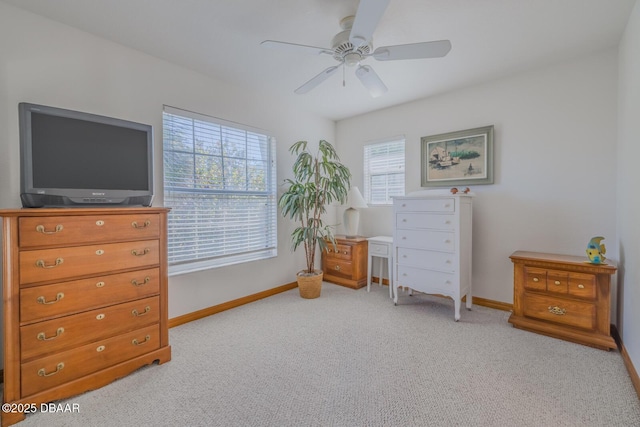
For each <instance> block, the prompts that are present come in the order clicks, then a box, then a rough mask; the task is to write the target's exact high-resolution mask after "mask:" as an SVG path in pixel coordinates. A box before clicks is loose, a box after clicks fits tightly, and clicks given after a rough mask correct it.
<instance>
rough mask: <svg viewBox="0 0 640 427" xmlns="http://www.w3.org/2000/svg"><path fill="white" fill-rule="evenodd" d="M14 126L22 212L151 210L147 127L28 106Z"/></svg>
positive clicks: (150, 147) (150, 145)
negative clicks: (17, 133) (38, 209)
mask: <svg viewBox="0 0 640 427" xmlns="http://www.w3.org/2000/svg"><path fill="white" fill-rule="evenodd" d="M19 121H20V162H21V174H20V175H21V178H20V198H21V199H22V205H23V207H26V208H36V207H73V206H78V207H80V206H105V207H108V206H151V202H152V199H153V135H152V127H151V126H150V125H146V124H142V123H134V122H130V121H126V120H121V119H116V118H111V117H104V116H98V115H95V114H89V113H84V112H80V111H71V110H65V109H62V108H56V107H48V106H44V105H36V104H28V103H20V104H19Z"/></svg>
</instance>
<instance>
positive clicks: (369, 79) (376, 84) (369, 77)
mask: <svg viewBox="0 0 640 427" xmlns="http://www.w3.org/2000/svg"><path fill="white" fill-rule="evenodd" d="M356 77H358V79H360V82H362V85H363V86H364V87H366V88H367V90H368V91H369V94H370V95H371V96H372V97H373V98H377V97H379V96H381V95H383V94H385V93H386V92H387V91H388V90H389V89H387V86H385V84H384V83H383V82H382V80H381V79H380V77H378V75H377V74H376V72H375V71H373V68H371V67H369V66H368V65H360V66H359V67H358V68H357V69H356Z"/></svg>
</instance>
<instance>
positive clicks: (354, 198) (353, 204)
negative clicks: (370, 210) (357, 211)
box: [346, 187, 368, 208]
mask: <svg viewBox="0 0 640 427" xmlns="http://www.w3.org/2000/svg"><path fill="white" fill-rule="evenodd" d="M346 205H347V207H350V208H366V207H368V206H367V202H365V201H364V197H362V194H360V190H358V187H351V188H350V189H349V194H347V203H346Z"/></svg>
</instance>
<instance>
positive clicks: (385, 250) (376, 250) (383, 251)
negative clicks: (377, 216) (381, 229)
mask: <svg viewBox="0 0 640 427" xmlns="http://www.w3.org/2000/svg"><path fill="white" fill-rule="evenodd" d="M389 250H390V248H389V245H385V244H382V243H375V242H369V255H373V256H380V257H387V256H389V252H390V251H389Z"/></svg>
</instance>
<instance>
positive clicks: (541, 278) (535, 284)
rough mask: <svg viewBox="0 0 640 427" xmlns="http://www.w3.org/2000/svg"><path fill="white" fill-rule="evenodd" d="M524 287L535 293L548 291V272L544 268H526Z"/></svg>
mask: <svg viewBox="0 0 640 427" xmlns="http://www.w3.org/2000/svg"><path fill="white" fill-rule="evenodd" d="M524 287H525V289H530V290H534V291H546V290H547V270H545V269H544V268H536V267H524Z"/></svg>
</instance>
